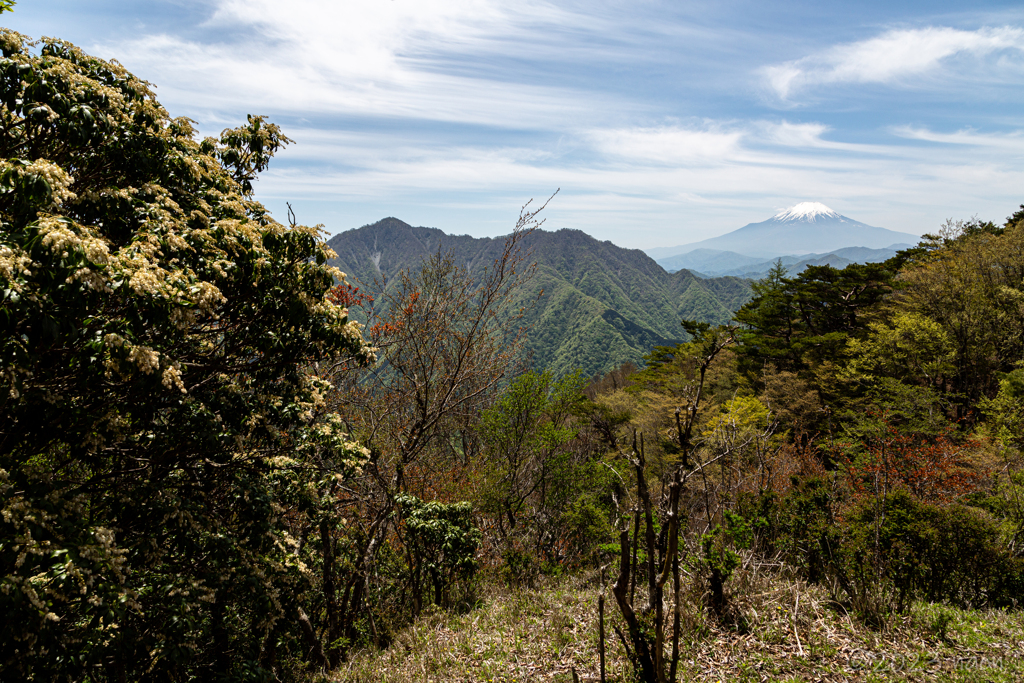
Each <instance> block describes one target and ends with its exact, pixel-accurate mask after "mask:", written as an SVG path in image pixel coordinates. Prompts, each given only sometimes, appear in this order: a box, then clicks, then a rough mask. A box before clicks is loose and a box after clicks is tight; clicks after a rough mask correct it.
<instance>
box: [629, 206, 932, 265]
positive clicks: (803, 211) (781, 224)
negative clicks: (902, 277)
mask: <svg viewBox="0 0 1024 683" xmlns="http://www.w3.org/2000/svg"><path fill="white" fill-rule="evenodd" d="M919 240H920V236H918V235H913V234H911V233H907V232H896V231H895V230H887V229H885V228H876V227H874V226H872V225H867V224H866V223H861V222H860V221H855V220H853V219H852V218H848V217H846V216H843V215H842V214H840V213H838V212H837V211H833V210H832V209H830V208H829V207H827V206H825V205H824V204H822V203H820V202H801V203H799V204H797V205H795V206H791V207H789V208H788V209H785V210H784V211H780V212H779V213H777V214H775V215H774V216H772V217H771V218H769V219H768V220H766V221H761V222H760V223H750V224H748V225H745V226H743V227H742V228H740V229H738V230H733V231H732V232H730V233H726V234H725V235H719V236H718V237H712V238H710V239H706V240H701V241H700V242H692V243H690V244H683V245H680V246H678V247H668V248H658V249H647V250H646V252H647V254H648V255H649V256H651V257H652V258H654V259H656V260H658V261H659V262H660V261H662V260H665V259H667V258H669V257H672V256H679V255H681V254H687V253H689V252H691V251H693V250H695V249H711V250H715V251H730V252H735V253H736V254H741V255H743V256H747V257H751V258H758V259H770V258H775V257H777V256H790V255H795V254H811V253H814V254H827V253H829V252H831V251H835V250H837V249H843V248H845V247H866V248H868V249H885V248H888V247H891V246H893V245H911V244H916V243H917V242H918V241H919Z"/></svg>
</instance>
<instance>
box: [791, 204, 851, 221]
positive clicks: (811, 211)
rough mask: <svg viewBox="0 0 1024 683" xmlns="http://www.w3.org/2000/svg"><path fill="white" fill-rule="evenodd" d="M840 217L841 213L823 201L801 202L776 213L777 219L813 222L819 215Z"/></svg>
mask: <svg viewBox="0 0 1024 683" xmlns="http://www.w3.org/2000/svg"><path fill="white" fill-rule="evenodd" d="M819 216H820V217H822V218H839V214H838V213H836V212H835V211H833V210H832V209H830V208H828V207H827V206H825V205H824V204H822V203H821V202H800V203H799V204H797V205H796V206H791V207H789V208H788V209H786V210H785V211H781V212H779V213H777V214H775V220H777V221H807V222H809V223H813V222H814V220H815V219H816V218H818V217H819Z"/></svg>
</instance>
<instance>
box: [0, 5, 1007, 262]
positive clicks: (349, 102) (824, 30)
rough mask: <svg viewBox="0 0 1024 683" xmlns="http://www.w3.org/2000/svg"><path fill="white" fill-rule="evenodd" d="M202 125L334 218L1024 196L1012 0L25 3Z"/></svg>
mask: <svg viewBox="0 0 1024 683" xmlns="http://www.w3.org/2000/svg"><path fill="white" fill-rule="evenodd" d="M2 21H3V24H4V25H5V26H8V27H10V28H13V29H15V30H17V31H20V32H22V33H25V34H27V35H29V36H32V37H39V36H43V35H46V36H55V37H60V38H63V39H66V40H69V41H71V42H73V43H75V44H77V45H79V46H81V47H82V48H84V49H86V50H87V51H88V52H90V53H92V54H94V55H96V56H99V57H103V58H107V59H110V58H113V59H117V60H118V61H120V62H121V63H122V64H124V65H125V66H126V67H127V68H128V69H129V70H130V71H132V72H133V73H135V74H136V75H138V76H140V77H142V78H144V79H146V80H148V81H150V82H152V83H153V84H154V85H155V86H156V91H157V94H158V97H159V99H160V101H161V102H162V103H163V104H164V106H166V107H167V108H168V110H169V111H170V112H171V114H172V115H175V116H188V117H190V118H192V119H194V120H195V121H196V122H197V123H198V126H199V129H200V131H201V132H202V133H203V134H217V133H218V132H219V131H220V130H222V129H223V128H225V127H229V126H234V125H238V123H239V122H240V121H244V118H245V114H247V113H253V114H265V115H267V116H269V117H270V118H271V119H272V120H273V121H275V122H276V123H279V124H280V125H281V126H282V127H283V128H284V130H285V133H286V134H287V135H288V136H289V137H292V138H293V139H294V140H295V141H296V144H294V145H292V146H290V147H288V148H287V149H286V150H285V151H284V152H282V153H281V154H280V155H279V157H278V158H277V159H275V161H274V162H273V163H272V165H271V168H270V170H268V171H267V172H266V173H265V174H264V175H263V176H262V177H261V179H260V181H259V183H258V185H257V195H258V198H259V199H261V200H262V201H264V202H265V203H266V204H267V205H268V206H270V207H271V209H272V210H274V212H275V214H277V215H278V216H279V218H283V217H284V203H285V201H290V202H291V203H292V205H293V206H294V208H295V210H296V212H297V214H298V217H299V220H300V221H301V222H303V223H308V224H313V223H323V224H324V225H325V227H326V229H327V230H328V232H331V233H335V232H341V231H343V230H347V229H350V228H355V227H359V226H361V225H364V224H366V223H371V222H374V221H376V220H378V219H380V218H383V217H385V216H396V217H398V218H401V219H402V220H405V221H406V222H409V223H412V224H413V225H428V226H433V227H438V228H441V229H442V230H445V231H446V232H449V233H457V234H465V233H468V234H472V235H476V236H493V235H500V234H505V233H507V232H508V231H509V229H510V228H511V227H512V225H513V224H514V222H515V218H516V216H517V215H518V211H519V207H520V206H521V205H522V204H523V203H524V202H525V201H526V200H528V199H530V198H534V199H535V201H539V200H540V201H542V200H543V199H544V198H546V197H547V196H549V195H550V194H552V193H553V192H554V191H555V189H556V188H561V192H560V193H559V194H558V196H557V197H556V198H555V199H554V200H553V201H552V202H551V204H550V205H549V207H548V209H547V210H546V211H545V215H546V217H547V224H546V225H545V228H547V229H557V228H563V227H568V228H578V229H581V230H584V231H586V232H588V233H590V234H592V235H594V236H595V237H597V238H599V239H602V240H611V241H612V242H614V243H616V244H619V245H621V246H624V247H630V248H649V247H658V246H672V245H676V244H683V243H687V242H692V241H697V240H700V239H705V238H707V237H711V236H714V235H718V234H722V233H725V232H729V231H731V230H734V229H736V228H738V227H740V226H742V225H745V224H746V223H749V222H753V221H760V220H764V219H766V218H769V217H770V216H772V215H773V214H774V213H776V212H777V211H779V210H781V209H784V208H786V207H788V206H791V205H793V204H796V203H797V202H801V201H820V202H823V203H825V204H827V205H829V206H830V207H831V208H833V209H835V210H837V211H839V212H840V213H842V214H845V215H847V216H850V217H851V218H854V219H856V220H860V221H863V222H865V223H869V224H871V225H876V226H881V227H886V228H890V229H893V230H899V231H903V232H913V233H918V234H920V233H923V232H928V231H934V230H935V229H937V228H938V226H939V225H940V224H941V223H942V222H943V221H944V220H945V219H946V218H950V217H952V218H970V217H971V216H974V215H978V216H979V217H980V218H983V219H991V220H995V221H997V222H1001V221H1002V220H1003V219H1004V218H1005V217H1006V216H1007V215H1008V214H1010V213H1012V212H1013V210H1014V209H1015V208H1016V207H1017V206H1018V205H1019V204H1021V203H1022V202H1024V164H1022V161H1024V87H1022V86H1024V7H1022V6H1021V3H1019V2H1013V3H1011V2H982V3H976V4H975V6H974V7H972V8H971V9H969V10H967V9H965V3H963V2H957V3H953V2H942V1H932V2H899V3H896V2H891V0H890V1H889V2H859V3H851V2H825V1H816V2H772V3H766V2H763V0H761V1H756V2H729V1H724V2H723V1H716V2H685V3H680V2H658V1H651V2H645V1H642V0H641V1H637V0H633V1H632V2H602V1H600V0H588V1H587V2H548V1H545V0H518V1H517V2H504V1H502V0H346V1H344V2H325V1H312V0H289V1H288V2H281V1H280V0H206V1H205V2H195V1H193V0H166V1H165V0H148V1H147V2H99V1H97V2H89V1H87V0H76V1H73V2H72V1H66V0H52V1H47V0H20V1H19V2H18V4H17V6H16V7H15V11H14V13H13V14H5V15H3V17H2Z"/></svg>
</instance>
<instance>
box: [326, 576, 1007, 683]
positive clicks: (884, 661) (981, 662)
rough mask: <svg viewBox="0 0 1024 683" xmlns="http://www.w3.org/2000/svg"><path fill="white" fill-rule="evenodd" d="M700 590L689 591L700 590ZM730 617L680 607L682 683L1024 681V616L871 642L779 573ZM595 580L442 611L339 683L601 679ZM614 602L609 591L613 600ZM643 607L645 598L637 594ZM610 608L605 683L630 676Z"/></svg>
mask: <svg viewBox="0 0 1024 683" xmlns="http://www.w3.org/2000/svg"><path fill="white" fill-rule="evenodd" d="M694 584H695V582H693V583H691V585H694ZM731 588H732V592H733V601H732V604H733V617H732V619H731V623H728V624H723V623H719V622H718V621H716V620H714V619H713V618H711V617H709V616H708V615H707V614H706V613H705V612H704V610H703V609H701V607H700V602H701V595H700V593H699V591H698V590H691V591H689V592H688V594H687V595H685V596H684V598H683V599H682V600H681V602H682V607H683V614H684V615H685V618H684V625H685V629H684V639H683V640H684V642H683V643H682V646H681V649H682V653H683V654H682V659H681V661H680V672H679V678H680V680H683V681H758V682H760V681H778V680H781V681H905V680H909V681H950V682H952V681H964V682H966V681H994V682H1006V683H1010V682H1012V681H1020V680H1024V664H1022V663H1021V662H1024V614H1022V613H1021V612H1020V611H1000V610H958V609H954V608H949V607H943V606H937V605H927V604H918V605H915V606H914V608H913V609H912V610H911V612H910V613H909V614H907V615H905V616H903V617H900V618H898V619H895V620H893V622H892V623H891V624H890V626H889V627H888V628H887V629H885V630H883V631H874V630H871V629H869V628H866V627H864V626H863V625H861V624H859V623H858V622H857V621H856V620H855V619H853V618H851V617H850V616H849V615H846V614H845V613H844V612H843V610H842V608H840V607H837V606H835V605H833V604H832V603H831V602H830V601H829V598H828V596H827V594H826V593H825V592H824V591H823V590H822V589H821V588H820V587H817V586H809V585H807V584H806V583H804V582H803V581H801V580H799V579H798V578H796V577H793V576H788V575H786V573H784V572H780V571H777V570H773V571H763V570H756V569H746V570H742V571H740V572H738V573H737V575H736V576H735V577H734V579H733V580H732V582H731ZM600 591H601V582H600V580H599V578H598V577H597V576H596V575H593V574H591V575H577V576H568V577H562V578H558V579H547V580H545V581H544V582H542V583H541V584H540V585H539V586H538V587H537V588H536V589H534V590H523V591H512V590H509V589H507V588H504V587H500V586H497V585H491V586H489V588H488V589H487V591H486V592H487V595H486V598H485V604H484V606H483V607H481V608H480V609H477V610H474V611H473V612H470V613H468V614H463V615H449V614H443V613H439V612H433V613H430V614H427V615H425V616H424V617H423V618H421V619H420V620H419V621H418V622H417V623H416V624H414V625H412V626H410V627H409V628H407V629H405V630H404V631H402V632H401V633H400V634H399V636H398V637H397V638H396V640H395V642H394V643H392V645H391V646H390V647H389V648H387V649H386V650H384V651H381V652H363V653H359V654H358V655H356V656H355V657H353V658H352V660H351V661H349V662H347V663H346V664H345V665H343V666H342V667H341V669H340V670H339V671H337V672H335V674H334V675H333V677H332V679H331V680H333V681H337V682H342V681H344V682H356V681H359V682H364V683H369V682H373V683H376V682H378V681H380V682H390V683H413V682H414V681H415V682H416V683H425V682H428V681H433V682H441V681H446V682H447V681H474V682H476V681H491V682H497V681H501V682H506V681H507V682H511V681H517V682H523V683H525V682H527V681H538V682H539V681H564V682H566V683H568V682H570V681H572V680H573V674H572V669H575V670H576V673H577V675H578V677H579V679H580V680H581V681H587V680H590V681H597V680H598V656H597V596H598V594H599V593H600ZM606 596H609V597H610V591H609V592H607V593H606ZM637 597H638V603H639V602H640V596H639V595H638V596H637ZM613 623H620V624H621V622H620V620H619V619H618V614H617V611H616V608H615V605H614V600H613V599H609V600H607V602H606V633H607V634H608V643H607V672H608V679H607V680H608V681H623V682H624V681H630V680H632V678H631V673H630V672H631V670H630V667H629V664H628V663H627V662H626V661H625V656H624V653H623V649H622V645H621V644H620V643H618V642H617V638H616V637H615V636H614V632H613V630H612V628H611V625H612V624H613Z"/></svg>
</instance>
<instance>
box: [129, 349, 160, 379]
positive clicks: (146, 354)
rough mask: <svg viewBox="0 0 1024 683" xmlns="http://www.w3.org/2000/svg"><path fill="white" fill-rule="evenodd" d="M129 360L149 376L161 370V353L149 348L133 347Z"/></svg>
mask: <svg viewBox="0 0 1024 683" xmlns="http://www.w3.org/2000/svg"><path fill="white" fill-rule="evenodd" d="M128 360H129V361H130V362H132V363H135V365H136V366H138V368H139V370H142V371H143V372H144V373H146V374H147V375H151V374H153V372H155V371H156V370H159V369H160V352H159V351H154V350H153V349H151V348H149V347H148V346H133V347H132V348H131V350H130V351H129V352H128Z"/></svg>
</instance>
